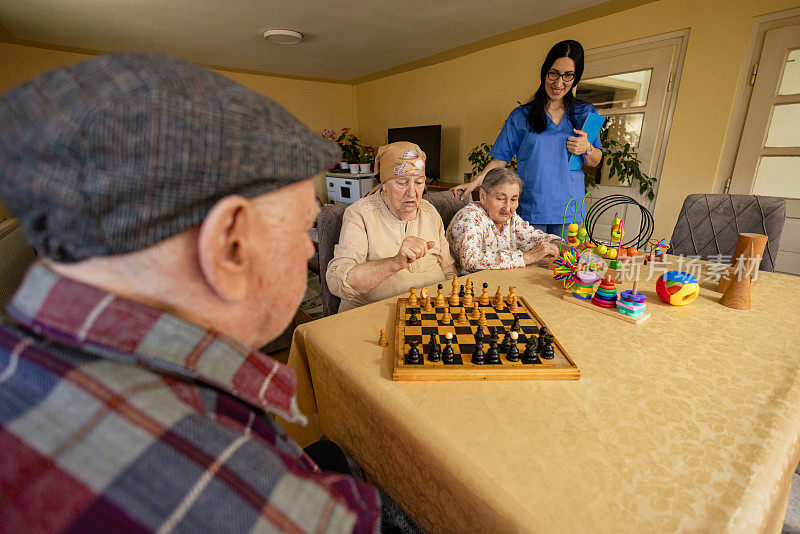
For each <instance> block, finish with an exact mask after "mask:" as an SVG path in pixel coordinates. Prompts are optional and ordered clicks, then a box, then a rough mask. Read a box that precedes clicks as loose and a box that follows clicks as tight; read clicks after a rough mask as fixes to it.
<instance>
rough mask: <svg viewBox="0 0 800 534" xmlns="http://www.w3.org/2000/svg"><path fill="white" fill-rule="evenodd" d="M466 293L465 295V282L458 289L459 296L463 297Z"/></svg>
mask: <svg viewBox="0 0 800 534" xmlns="http://www.w3.org/2000/svg"><path fill="white" fill-rule="evenodd" d="M464 295H465V293H464V284H461V286H460V287H459V289H458V298H461V299H463V298H464Z"/></svg>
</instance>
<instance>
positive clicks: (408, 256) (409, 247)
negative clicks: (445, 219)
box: [394, 236, 436, 271]
mask: <svg viewBox="0 0 800 534" xmlns="http://www.w3.org/2000/svg"><path fill="white" fill-rule="evenodd" d="M435 245H436V243H434V242H433V241H425V240H424V239H420V238H419V237H414V236H408V237H407V238H405V239H403V242H402V243H400V250H399V251H398V252H397V255H395V257H394V260H395V263H396V264H397V270H398V271H399V270H401V269H405V268H407V267H408V266H409V265H411V264H412V263H414V262H415V261H417V260H418V259H420V258H422V257H424V256H425V254H427V253H428V251H429V250H430V249H432V248H433V247H434V246H435Z"/></svg>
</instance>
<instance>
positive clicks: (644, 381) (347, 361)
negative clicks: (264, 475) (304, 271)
mask: <svg viewBox="0 0 800 534" xmlns="http://www.w3.org/2000/svg"><path fill="white" fill-rule="evenodd" d="M687 266H688V267H687ZM689 267H690V268H691V269H693V270H694V273H695V275H696V277H697V279H698V281H699V286H700V294H699V296H698V297H697V298H696V299H695V300H694V301H693V302H691V303H689V304H687V305H682V306H676V305H670V304H667V303H665V302H663V301H662V300H661V299H660V298H659V296H658V295H657V293H656V285H657V280H658V278H659V277H660V276H661V275H662V274H664V273H665V272H667V271H670V270H684V271H685V270H686V269H687V268H689ZM720 273H721V269H720V268H719V266H715V265H714V264H710V263H707V262H702V261H689V262H688V263H687V262H686V261H684V259H683V258H679V257H674V256H669V257H668V259H667V261H666V262H663V263H661V262H659V264H658V265H654V264H653V263H652V262H651V264H650V265H646V266H643V267H642V268H641V270H640V271H639V272H637V274H636V278H638V291H639V292H643V293H644V294H645V297H646V301H645V302H646V309H647V312H648V313H650V317H649V318H648V319H647V320H646V321H644V322H642V323H640V324H632V323H629V322H626V321H624V320H621V319H620V318H618V317H614V316H612V315H608V314H603V313H598V312H597V311H595V310H592V309H586V308H583V307H580V306H575V305H574V304H573V303H571V302H569V301H568V300H565V299H564V298H563V296H564V295H565V294H566V295H569V294H570V293H569V292H568V291H566V290H565V289H564V287H563V285H562V283H561V281H557V280H554V277H553V272H551V271H549V270H547V269H543V268H541V267H537V266H530V267H526V268H518V269H509V270H487V271H480V272H476V273H472V274H470V275H469V278H470V279H471V281H472V283H473V285H474V287H476V288H478V287H481V285H482V284H483V283H484V282H485V283H488V284H489V287H490V288H492V293H494V288H495V287H497V286H499V287H500V288H501V291H502V292H503V293H506V292H507V291H508V288H509V287H511V286H514V287H516V294H517V295H519V296H520V297H523V298H524V299H525V301H526V302H527V303H528V304H530V306H531V307H532V308H533V310H534V311H535V312H536V314H537V315H538V316H539V317H540V318H541V320H542V321H543V322H544V323H545V324H546V325H547V327H548V329H549V330H550V332H551V333H552V334H553V335H554V336H555V338H556V339H557V340H558V342H559V343H560V344H561V346H562V347H563V349H564V350H565V351H566V352H567V353H568V354H569V356H570V358H571V359H572V361H573V362H574V363H575V365H576V366H577V367H578V370H579V373H580V376H579V379H577V380H513V379H512V380H496V381H495V380H466V381H464V380H460V381H456V380H453V381H449V380H434V381H424V380H423V381H396V380H393V379H392V374H393V366H394V361H395V359H396V358H397V356H398V355H397V354H396V352H395V345H394V339H393V338H394V336H395V325H396V310H397V306H398V297H395V298H389V299H386V300H382V301H380V302H375V303H372V304H369V305H366V306H362V307H360V308H356V309H353V310H350V311H347V312H344V313H340V314H336V315H332V316H329V317H325V318H322V319H318V320H315V321H312V322H309V323H306V324H303V325H300V326H299V327H298V328H297V329H296V330H295V332H294V337H293V342H292V347H291V350H290V355H289V365H290V366H291V367H292V368H293V369H294V370H295V371H296V373H297V377H298V389H297V391H298V403H299V407H300V409H301V411H303V413H304V414H305V415H306V417H307V418H308V424H307V425H305V426H302V427H301V426H298V425H292V424H289V423H285V422H281V423H282V424H283V426H284V428H285V429H286V431H287V432H288V433H289V435H290V436H292V437H293V438H294V439H295V440H296V441H298V442H299V443H300V444H301V445H307V444H309V443H311V442H313V441H315V440H316V439H318V438H319V437H320V436H323V435H324V436H326V437H327V438H329V439H331V440H333V441H334V442H336V443H337V444H339V445H340V446H341V447H342V448H343V449H344V451H345V452H346V453H347V454H349V455H351V456H352V457H353V458H354V459H355V460H356V461H357V462H358V464H359V465H360V466H361V467H362V469H363V470H364V472H365V473H366V474H367V475H368V477H369V479H370V480H371V481H374V483H375V484H377V485H379V486H380V487H381V488H383V489H384V490H385V491H386V492H387V494H388V495H390V496H391V497H392V499H394V500H395V501H396V502H397V503H398V504H399V505H400V506H401V507H402V508H403V509H404V510H405V511H406V512H407V513H408V514H409V515H410V516H411V517H412V518H413V519H414V520H415V521H416V522H417V523H418V524H419V525H420V527H421V528H423V529H424V530H425V531H428V532H580V533H583V532H593V533H594V532H609V533H619V532H636V533H641V532H648V533H653V532H714V533H718V532H742V533H754V532H780V530H781V526H782V524H783V519H784V515H785V511H786V505H787V501H788V496H789V488H790V485H791V480H792V474H793V473H794V471H795V468H796V467H797V464H798V460H799V459H800V372H799V371H800V348H799V347H800V321H799V320H798V319H799V318H800V278H798V277H796V276H792V275H787V274H779V273H771V272H759V273H758V274H757V279H756V280H755V281H754V283H753V286H752V292H751V305H750V306H751V307H750V309H747V310H740V309H732V308H728V307H726V306H723V305H722V304H720V302H719V300H720V297H721V294H720V293H718V292H717V291H716V285H717V284H716V282H715V277H718V276H719V275H720ZM462 283H463V282H462ZM444 286H445V288H449V283H448V282H445V284H444ZM617 286H618V288H619V289H620V290H622V289H630V287H631V283H630V282H629V281H620V282H619V283H618V284H617ZM429 290H430V292H431V294H435V293H436V286H431V287H430V288H429ZM448 293H449V289H448ZM407 295H408V293H406V294H405V295H400V296H399V297H405V296H407ZM380 329H385V330H386V333H387V337H388V346H386V347H381V346H380V345H379V343H378V340H379V334H380Z"/></svg>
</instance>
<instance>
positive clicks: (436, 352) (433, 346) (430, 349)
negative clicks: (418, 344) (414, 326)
mask: <svg viewBox="0 0 800 534" xmlns="http://www.w3.org/2000/svg"><path fill="white" fill-rule="evenodd" d="M425 352H426V353H427V355H428V361H429V362H438V361H439V360H441V359H442V351H441V349H439V341H438V340H437V339H436V334H434V335H432V336H431V340H430V341H429V342H428V344H427V345H426V349H425Z"/></svg>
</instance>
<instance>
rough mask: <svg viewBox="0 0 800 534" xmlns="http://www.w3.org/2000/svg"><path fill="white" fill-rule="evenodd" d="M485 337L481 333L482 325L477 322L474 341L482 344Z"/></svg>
mask: <svg viewBox="0 0 800 534" xmlns="http://www.w3.org/2000/svg"><path fill="white" fill-rule="evenodd" d="M485 337H486V336H485V335H484V333H483V326H482V325H480V324H479V325H478V329H477V330H475V343H477V344H479V345H482V344H483V340H484V338H485Z"/></svg>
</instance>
